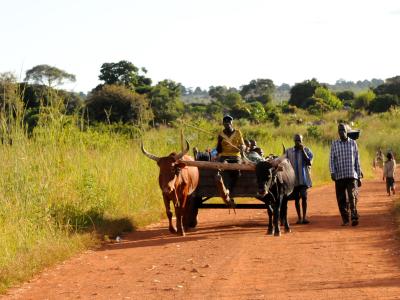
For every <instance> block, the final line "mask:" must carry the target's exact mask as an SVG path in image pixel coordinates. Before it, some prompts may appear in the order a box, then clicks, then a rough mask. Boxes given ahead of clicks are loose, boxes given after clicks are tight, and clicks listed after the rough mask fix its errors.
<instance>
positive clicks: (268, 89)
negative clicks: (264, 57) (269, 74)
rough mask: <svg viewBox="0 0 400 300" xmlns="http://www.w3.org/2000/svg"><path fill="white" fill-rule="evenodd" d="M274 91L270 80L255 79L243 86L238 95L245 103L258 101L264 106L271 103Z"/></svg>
mask: <svg viewBox="0 0 400 300" xmlns="http://www.w3.org/2000/svg"><path fill="white" fill-rule="evenodd" d="M274 91H275V85H274V82H273V81H272V80H271V79H256V80H252V81H250V83H249V84H246V85H243V86H242V87H241V90H240V94H241V95H242V97H243V99H245V100H246V101H247V102H253V101H258V102H261V103H263V104H266V103H268V102H271V101H272V94H273V93H274Z"/></svg>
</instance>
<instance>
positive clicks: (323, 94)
mask: <svg viewBox="0 0 400 300" xmlns="http://www.w3.org/2000/svg"><path fill="white" fill-rule="evenodd" d="M313 96H314V97H315V98H317V99H322V101H323V102H324V103H325V104H326V106H327V107H328V110H332V109H339V108H342V107H343V103H342V101H340V99H339V98H338V97H336V95H335V94H333V93H332V92H331V91H330V90H328V89H327V88H325V87H322V86H320V87H317V88H316V89H315V91H314V95H313Z"/></svg>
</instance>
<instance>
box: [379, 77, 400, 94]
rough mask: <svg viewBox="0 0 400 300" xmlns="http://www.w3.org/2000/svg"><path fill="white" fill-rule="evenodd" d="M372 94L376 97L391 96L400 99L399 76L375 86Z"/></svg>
mask: <svg viewBox="0 0 400 300" xmlns="http://www.w3.org/2000/svg"><path fill="white" fill-rule="evenodd" d="M374 92H375V94H376V95H385V94H391V95H397V96H398V97H400V76H395V77H392V78H388V79H386V82H385V83H384V84H381V85H379V86H377V87H376V88H375V89H374Z"/></svg>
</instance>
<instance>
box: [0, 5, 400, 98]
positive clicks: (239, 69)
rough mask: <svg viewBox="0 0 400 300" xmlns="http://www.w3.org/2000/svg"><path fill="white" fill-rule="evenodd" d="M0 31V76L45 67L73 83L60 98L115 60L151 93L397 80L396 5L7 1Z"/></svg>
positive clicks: (399, 15)
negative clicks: (135, 71)
mask: <svg viewBox="0 0 400 300" xmlns="http://www.w3.org/2000/svg"><path fill="white" fill-rule="evenodd" d="M21 7H22V8H24V9H21ZM71 20H72V22H71ZM0 25H1V28H2V37H3V41H6V42H7V44H6V43H5V45H6V46H3V47H2V50H1V54H2V55H1V58H0V72H12V73H14V74H16V76H17V77H18V78H19V79H20V80H21V79H23V78H24V77H25V72H26V70H28V69H31V68H32V67H34V66H36V65H40V64H48V65H51V66H55V67H57V68H60V69H62V70H64V71H66V72H68V73H71V74H74V75H76V79H77V80H76V82H75V83H71V84H65V85H62V86H60V88H63V89H66V90H70V91H71V90H72V91H74V92H78V93H79V92H84V93H88V92H89V91H90V90H91V89H93V88H94V87H96V86H97V85H98V84H99V83H101V82H100V81H99V80H98V76H99V74H100V67H101V65H102V64H103V63H106V62H118V61H120V60H127V61H130V62H132V63H133V64H134V65H135V66H137V67H138V68H141V67H144V68H146V69H147V70H148V73H147V74H146V76H147V77H150V78H151V79H152V80H153V83H154V84H155V83H157V82H158V81H161V80H164V79H171V80H174V81H175V82H179V83H181V84H182V85H184V86H185V87H193V88H196V87H200V88H201V89H202V90H204V89H206V90H208V88H209V87H210V86H219V85H222V86H227V87H235V88H239V87H240V86H242V85H245V84H248V83H249V82H250V81H251V80H253V79H258V78H263V79H271V80H272V81H273V82H274V84H275V85H276V86H280V85H281V84H283V83H286V84H289V85H290V86H293V85H294V84H295V83H298V82H302V81H304V80H309V79H312V78H316V79H317V80H318V81H319V82H321V83H327V84H331V85H333V84H335V83H336V82H337V81H338V80H345V81H353V82H357V81H364V80H369V81H370V80H372V79H382V80H386V79H387V78H391V77H394V76H397V75H399V74H400V61H399V60H398V59H397V57H398V53H399V52H400V41H399V40H398V39H396V38H395V36H397V28H399V25H400V3H397V2H396V1H395V0H382V1H374V0H368V1H364V2H361V3H359V2H358V1H351V2H350V1H345V0H339V1H333V0H330V1H325V2H324V4H323V5H321V3H320V2H319V1H317V0H302V1H295V0H286V1H281V2H279V3H275V2H265V1H262V0H250V1H248V2H246V4H242V2H241V1H228V0H220V1H218V2H213V1H211V0H206V1H202V2H201V3H200V2H197V1H184V0H171V1H168V2H164V1H160V0H149V1H146V3H142V2H141V1H128V0H118V1H115V2H114V3H109V2H108V1H106V0H99V1H95V0H87V1H84V2H82V3H81V2H79V1H66V0H59V1H50V0H40V1H35V2H34V3H32V2H30V1H28V0H15V1H13V2H12V3H11V2H10V3H6V4H4V6H3V8H2V11H1V12H0Z"/></svg>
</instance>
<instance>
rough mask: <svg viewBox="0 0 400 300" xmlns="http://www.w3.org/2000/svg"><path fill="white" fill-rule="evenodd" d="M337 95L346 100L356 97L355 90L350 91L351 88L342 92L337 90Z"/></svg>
mask: <svg viewBox="0 0 400 300" xmlns="http://www.w3.org/2000/svg"><path fill="white" fill-rule="evenodd" d="M336 96H337V97H338V98H339V99H340V100H342V101H344V100H353V99H354V92H353V91H349V90H346V91H341V92H337V93H336Z"/></svg>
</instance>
